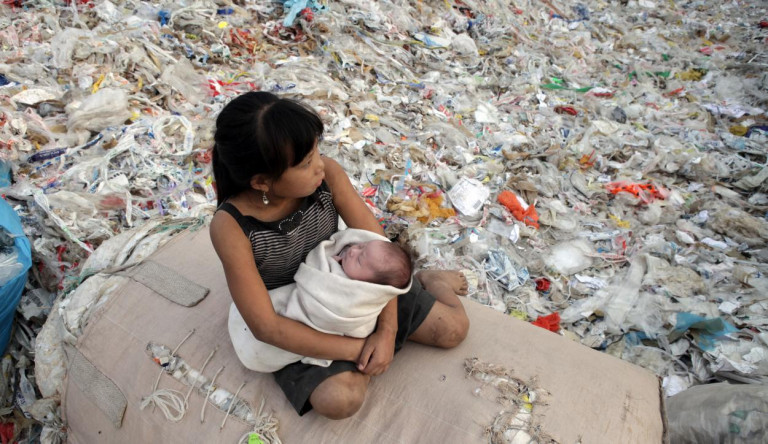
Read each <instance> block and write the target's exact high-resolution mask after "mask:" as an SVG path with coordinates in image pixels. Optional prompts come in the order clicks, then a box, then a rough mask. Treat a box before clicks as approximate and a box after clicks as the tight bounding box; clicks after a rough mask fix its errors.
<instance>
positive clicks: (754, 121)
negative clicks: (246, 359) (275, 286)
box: [0, 0, 768, 442]
mask: <svg viewBox="0 0 768 444" xmlns="http://www.w3.org/2000/svg"><path fill="white" fill-rule="evenodd" d="M0 10H2V14H0V187H2V188H0V192H1V193H2V194H3V196H4V198H5V199H6V201H7V202H8V203H9V204H10V205H11V206H12V207H13V209H14V210H15V212H16V213H17V214H18V215H19V217H20V219H21V221H22V223H23V226H24V233H25V235H26V236H27V238H28V239H29V240H30V241H31V250H32V267H31V269H30V271H29V278H28V281H27V284H26V288H25V290H24V292H23V294H22V297H21V301H20V303H19V305H18V308H17V309H16V313H17V314H16V318H15V323H14V325H15V327H14V331H13V335H12V336H11V339H10V344H9V345H8V348H7V349H6V351H5V355H4V356H3V357H2V361H1V362H2V384H0V436H2V439H3V441H5V440H6V438H8V439H9V440H10V439H17V440H19V441H20V442H33V441H37V440H42V441H43V442H59V441H60V440H61V439H63V431H62V426H63V424H62V422H61V418H60V412H59V411H58V393H57V392H56V389H55V388H50V387H49V388H46V389H45V390H41V387H40V386H41V380H38V377H37V376H36V374H35V366H34V362H35V359H36V354H38V355H39V354H40V353H42V352H43V351H44V350H43V349H44V347H43V346H42V345H41V344H39V343H38V341H37V336H38V334H39V333H40V331H41V329H42V328H43V325H44V323H45V320H46V318H47V317H48V316H49V314H50V313H51V310H52V309H54V310H58V313H60V314H61V316H62V317H64V318H67V316H70V317H71V315H72V313H73V310H79V312H78V313H79V314H78V316H82V314H83V313H84V312H88V311H90V310H93V309H94V307H95V306H97V305H98V300H94V301H91V302H90V305H87V306H78V305H77V304H71V303H70V302H71V301H70V298H71V295H72V294H74V293H75V290H76V289H77V288H78V286H80V285H81V284H83V282H84V281H86V279H87V278H88V277H89V276H91V275H93V274H94V273H95V272H97V271H100V270H104V269H107V268H110V267H117V266H121V265H124V264H127V263H132V262H135V261H137V260H140V259H141V258H143V257H146V256H147V255H148V254H150V253H151V252H152V251H154V250H155V249H157V248H158V247H159V246H160V245H162V243H163V242H165V241H166V240H167V239H168V238H169V237H170V235H172V234H173V233H175V232H178V230H180V229H182V228H184V227H186V226H189V225H194V224H197V223H205V220H206V219H207V218H209V217H210V215H211V214H212V213H213V210H214V206H215V184H214V183H213V181H212V177H211V174H210V151H209V150H210V147H211V145H212V135H213V125H214V120H215V116H216V114H217V113H218V111H219V110H220V109H221V108H222V106H223V105H224V104H225V103H226V102H227V101H228V100H230V99H231V98H233V97H235V96H237V95H238V94H241V93H243V92H246V91H251V90H265V91H272V92H276V93H279V94H287V95H290V96H291V97H296V98H300V99H301V100H303V101H305V102H307V103H309V104H310V105H312V106H313V107H314V108H315V109H317V110H318V111H319V112H320V114H321V116H322V117H323V119H324V120H325V122H326V124H327V131H326V133H325V135H324V139H323V144H322V151H323V152H324V154H326V155H327V156H330V157H332V158H334V159H336V160H338V161H339V162H340V163H341V164H342V166H343V167H344V168H345V169H346V170H347V172H348V173H349V174H350V176H351V178H352V179H353V184H354V185H355V186H356V187H357V189H358V190H359V191H360V193H361V195H362V196H363V198H364V199H365V201H366V202H367V203H368V205H369V206H370V208H371V210H372V211H373V212H374V213H375V214H376V216H377V218H378V219H379V220H380V222H381V223H382V225H383V226H384V227H385V229H386V232H387V234H388V235H390V236H391V237H393V238H394V237H400V238H401V239H403V240H407V241H408V243H409V245H410V247H411V248H412V250H413V254H414V257H416V258H417V261H418V266H420V267H426V268H458V269H462V270H463V271H464V272H465V274H466V275H467V277H468V279H469V281H470V284H471V294H470V296H469V297H471V298H473V299H475V300H478V301H480V302H482V303H484V304H487V305H490V306H492V307H493V308H495V309H497V310H499V311H502V312H505V313H508V314H509V315H511V316H515V317H518V318H521V319H524V320H527V321H531V322H533V323H535V324H536V325H539V326H541V327H543V328H548V329H550V330H552V331H556V332H559V333H560V334H563V335H566V336H568V337H570V338H572V339H573V340H574V341H577V342H580V343H582V344H585V345H587V346H589V347H592V348H595V349H599V350H604V351H605V352H606V353H610V354H613V355H615V356H618V357H620V358H622V359H624V360H627V361H630V362H633V363H636V364H638V365H641V366H643V367H645V368H647V369H649V370H651V371H653V372H654V373H656V374H657V375H659V376H660V377H661V378H663V386H664V389H665V391H666V394H667V395H669V396H672V395H674V394H677V393H679V392H681V391H683V390H685V389H687V388H688V387H691V386H694V385H700V384H706V383H711V382H718V381H735V382H739V383H760V382H765V381H766V376H768V333H766V330H767V329H768V277H766V275H765V274H766V272H767V271H768V246H767V245H768V191H767V188H768V168H766V163H767V162H768V149H767V148H766V147H768V111H767V110H768V69H766V67H768V51H766V45H767V44H768V5H766V4H765V3H764V2H750V1H746V0H740V1H729V2H714V1H704V0H693V1H675V0H673V1H665V2H662V1H656V0H639V1H636V0H622V1H614V2H606V1H600V0H594V1H571V0H563V1H559V2H554V1H551V0H505V1H500V0H488V1H473V0H446V1H443V2H422V1H418V0H381V1H378V2H370V1H362V0H342V1H333V2H331V1H315V0H287V1H285V0H284V1H257V0H234V1H230V0H215V1H214V0H187V1H173V2H171V1H166V2H152V1H150V2H147V1H138V0H126V1H108V0H103V1H102V0H66V1H64V0H55V1H49V0H30V1H24V0H10V1H5V2H3V4H2V5H0ZM118 236H121V237H120V238H119V239H120V242H116V241H114V239H115V238H117V237H118ZM110 240H113V242H112V243H111V244H110V245H111V247H110V250H109V251H110V253H109V255H106V256H105V255H102V256H100V257H99V260H95V259H92V257H93V256H94V252H95V251H99V247H100V246H102V245H104V244H105V243H107V242H109V241H110ZM116 246H117V247H116ZM105 257H106V259H105ZM89 260H90V266H89V267H85V266H84V264H86V263H87V262H88V261H89ZM9 262H13V261H9ZM6 266H14V263H10V264H6V263H5V262H3V263H0V267H6ZM0 270H1V269H0ZM54 307H55V308H54ZM0 308H2V307H0ZM67 328H68V332H69V333H70V334H71V335H73V336H72V337H76V335H77V329H78V328H79V327H78V326H77V325H74V324H67Z"/></svg>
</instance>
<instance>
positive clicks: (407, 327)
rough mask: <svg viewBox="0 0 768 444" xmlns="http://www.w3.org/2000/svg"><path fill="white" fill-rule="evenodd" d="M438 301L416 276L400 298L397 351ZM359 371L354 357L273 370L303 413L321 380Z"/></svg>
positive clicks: (291, 399)
mask: <svg viewBox="0 0 768 444" xmlns="http://www.w3.org/2000/svg"><path fill="white" fill-rule="evenodd" d="M434 304H435V297H434V296H432V295H431V294H429V293H428V292H427V291H426V290H424V288H423V287H422V286H421V284H420V283H419V281H418V280H416V279H414V280H413V285H412V286H411V290H410V291H409V292H408V293H406V294H404V295H401V296H399V297H398V298H397V336H395V353H397V352H398V351H399V350H400V349H401V348H402V347H403V344H405V341H406V340H408V337H410V336H411V335H412V334H413V333H414V332H415V331H416V329H418V328H419V326H420V325H421V323H422V322H424V319H426V318H427V315H428V314H429V311H430V310H432V306H433V305H434ZM356 371H358V370H357V364H356V363H355V362H351V361H333V362H332V363H331V365H330V366H328V367H320V366H317V365H310V364H304V363H302V362H301V361H299V362H295V363H293V364H290V365H288V366H285V367H283V368H282V369H280V370H278V371H276V372H274V373H272V374H273V375H274V376H275V381H277V385H279V386H280V388H281V389H283V393H285V396H286V397H287V398H288V401H289V402H290V403H291V405H293V408H295V409H296V412H298V414H299V415H303V414H305V413H307V412H308V411H310V410H312V404H310V403H309V396H310V395H311V394H312V392H314V391H315V389H316V388H317V386H318V385H320V383H321V382H323V381H325V380H326V379H327V378H329V377H331V376H333V375H335V374H337V373H342V372H356Z"/></svg>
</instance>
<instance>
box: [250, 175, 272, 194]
mask: <svg viewBox="0 0 768 444" xmlns="http://www.w3.org/2000/svg"><path fill="white" fill-rule="evenodd" d="M270 183H271V181H270V180H269V179H267V178H266V176H264V175H263V174H257V175H255V176H253V177H251V188H253V189H254V190H258V191H264V192H267V191H269V184H270Z"/></svg>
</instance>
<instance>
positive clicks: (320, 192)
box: [218, 181, 339, 290]
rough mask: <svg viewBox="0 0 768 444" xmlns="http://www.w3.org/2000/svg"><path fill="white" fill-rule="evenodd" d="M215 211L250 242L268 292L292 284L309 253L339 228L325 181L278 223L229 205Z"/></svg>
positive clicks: (224, 204)
mask: <svg viewBox="0 0 768 444" xmlns="http://www.w3.org/2000/svg"><path fill="white" fill-rule="evenodd" d="M218 209H219V210H222V211H226V212H227V213H229V214H231V215H232V217H234V218H235V219H236V220H237V223H238V224H239V225H240V227H241V228H242V229H243V231H244V232H245V235H246V236H247V237H248V239H249V240H250V241H251V249H252V250H253V258H254V259H255V260H256V267H257V268H258V269H259V274H261V279H262V280H263V281H264V284H265V285H266V286H267V290H271V289H273V288H277V287H282V286H283V285H288V284H291V283H293V282H294V279H293V276H294V275H295V274H296V271H297V270H298V269H299V264H301V263H302V262H303V261H304V259H305V258H306V257H307V254H308V253H309V251H310V250H311V249H313V248H315V247H316V246H317V245H318V244H319V243H320V242H322V241H324V240H327V239H328V238H329V237H331V235H332V234H333V233H335V232H336V231H338V228H339V215H338V213H337V212H336V207H334V206H333V199H332V196H331V190H330V189H329V188H328V185H327V184H326V183H325V181H323V183H322V184H321V185H320V186H319V187H318V188H317V189H316V190H315V192H314V193H313V194H312V195H311V196H308V197H306V198H305V199H304V202H302V204H301V206H300V207H299V209H298V210H296V212H295V213H293V214H291V215H289V216H288V217H286V218H285V219H283V220H280V221H275V222H262V221H260V220H258V219H256V218H255V217H252V216H244V215H243V214H242V213H240V211H239V210H238V209H237V208H235V206H234V205H232V204H231V203H229V202H224V203H223V204H221V206H219V208H218Z"/></svg>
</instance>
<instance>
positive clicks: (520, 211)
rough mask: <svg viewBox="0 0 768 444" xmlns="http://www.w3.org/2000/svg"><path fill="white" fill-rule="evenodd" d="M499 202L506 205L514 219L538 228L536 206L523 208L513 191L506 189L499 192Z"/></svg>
mask: <svg viewBox="0 0 768 444" xmlns="http://www.w3.org/2000/svg"><path fill="white" fill-rule="evenodd" d="M499 203H500V204H502V205H504V206H505V207H507V209H508V210H509V211H510V212H511V213H512V215H513V216H515V219H517V220H519V221H520V222H523V223H524V224H526V225H528V226H531V227H535V228H539V215H538V214H536V208H535V207H534V206H533V205H528V207H527V208H525V207H524V206H523V205H522V204H521V203H520V201H519V200H518V198H517V195H515V193H513V192H511V191H508V190H504V191H502V192H501V193H500V194H499Z"/></svg>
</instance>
